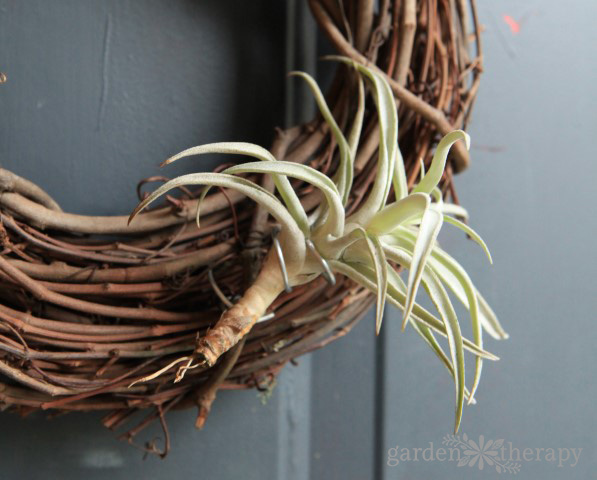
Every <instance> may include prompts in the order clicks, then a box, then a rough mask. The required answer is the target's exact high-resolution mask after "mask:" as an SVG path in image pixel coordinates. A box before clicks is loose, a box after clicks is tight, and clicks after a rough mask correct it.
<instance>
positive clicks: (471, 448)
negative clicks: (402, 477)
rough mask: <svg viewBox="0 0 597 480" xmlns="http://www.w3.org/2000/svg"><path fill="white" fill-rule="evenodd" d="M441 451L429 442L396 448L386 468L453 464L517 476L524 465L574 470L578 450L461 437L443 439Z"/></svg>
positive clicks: (578, 453) (393, 449)
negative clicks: (412, 446) (417, 445)
mask: <svg viewBox="0 0 597 480" xmlns="http://www.w3.org/2000/svg"><path fill="white" fill-rule="evenodd" d="M442 445H443V446H441V447H438V448H436V447H435V446H434V444H433V442H429V444H428V446H427V447H426V448H409V447H400V446H396V447H393V448H390V449H389V450H388V460H387V465H388V466H389V467H396V466H398V465H399V464H400V463H405V462H454V463H456V464H457V465H458V466H459V467H466V466H468V467H477V468H478V469H479V470H483V469H485V468H489V469H495V471H496V472H497V473H506V474H517V473H518V472H519V471H520V469H521V467H522V465H523V463H525V462H550V463H553V464H554V466H556V467H559V468H563V467H571V468H574V467H576V465H577V464H578V461H579V459H580V454H581V452H582V448H518V447H515V446H514V445H513V444H512V442H504V439H498V440H491V439H489V440H486V439H485V437H484V436H483V435H479V438H478V439H477V440H474V439H472V438H469V437H468V435H467V434H466V433H464V434H462V435H446V436H445V437H444V438H443V440H442Z"/></svg>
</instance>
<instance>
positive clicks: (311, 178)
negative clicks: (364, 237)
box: [224, 162, 344, 236]
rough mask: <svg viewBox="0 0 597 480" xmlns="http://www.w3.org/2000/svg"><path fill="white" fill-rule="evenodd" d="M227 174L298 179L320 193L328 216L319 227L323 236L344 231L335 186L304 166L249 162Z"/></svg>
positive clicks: (287, 163)
mask: <svg viewBox="0 0 597 480" xmlns="http://www.w3.org/2000/svg"><path fill="white" fill-rule="evenodd" d="M224 173H229V174H239V173H267V174H277V175H285V176H288V177H292V178H298V179H299V180H302V181H304V182H307V183H309V184H311V185H313V186H315V187H317V188H318V189H320V190H321V191H322V193H323V194H324V196H325V198H326V200H327V202H328V206H329V215H328V217H327V218H326V220H325V222H324V223H323V225H322V226H321V229H322V230H323V231H324V232H325V234H326V235H327V234H333V235H335V236H339V235H340V234H341V233H342V231H343V229H344V207H343V206H342V201H341V199H340V196H339V193H338V190H337V189H336V185H334V183H333V182H332V181H331V180H330V179H329V178H328V177H327V176H326V175H324V174H323V173H321V172H319V171H317V170H315V169H314V168H311V167H308V166H306V165H301V164H298V163H292V162H251V163H243V164H242V165H237V166H234V167H230V168H228V169H226V170H225V171H224Z"/></svg>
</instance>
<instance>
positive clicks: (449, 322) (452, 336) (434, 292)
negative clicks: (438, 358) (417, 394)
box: [423, 269, 464, 432]
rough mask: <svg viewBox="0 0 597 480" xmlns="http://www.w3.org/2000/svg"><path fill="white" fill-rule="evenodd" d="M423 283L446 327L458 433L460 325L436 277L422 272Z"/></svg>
mask: <svg viewBox="0 0 597 480" xmlns="http://www.w3.org/2000/svg"><path fill="white" fill-rule="evenodd" d="M423 275H424V277H425V282H424V283H423V286H424V287H425V289H426V290H427V293H428V294H429V297H430V298H431V301H432V302H433V303H434V304H435V307H436V308H437V310H438V312H439V314H440V317H441V318H442V320H443V321H444V324H445V325H446V333H447V336H448V345H449V347H450V356H451V358H452V365H454V373H455V375H454V385H455V387H456V419H455V422H454V432H457V431H458V427H459V426H460V421H461V419H462V407H463V405H464V346H463V342H462V335H461V333H460V325H459V324H458V319H457V318H456V312H454V307H453V306H452V302H450V298H449V297H448V294H447V293H446V290H445V289H444V287H443V286H442V284H441V282H440V281H439V280H438V278H437V276H436V275H435V274H434V273H433V272H432V271H431V270H430V269H425V271H424V272H423Z"/></svg>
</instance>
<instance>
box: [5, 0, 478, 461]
mask: <svg viewBox="0 0 597 480" xmlns="http://www.w3.org/2000/svg"><path fill="white" fill-rule="evenodd" d="M380 3H381V8H380V11H379V13H375V12H374V4H375V2H373V1H365V2H363V1H355V0H349V1H344V2H335V1H331V0H310V2H309V4H310V7H311V10H312V13H313V15H314V17H315V19H316V20H317V23H318V25H319V27H320V29H321V31H322V32H323V33H324V34H325V35H326V36H327V38H328V39H329V41H330V42H331V44H332V45H333V46H334V47H335V48H336V49H337V51H338V52H339V53H341V54H342V55H344V56H347V57H350V58H351V59H353V60H354V61H356V62H358V63H361V64H364V65H368V66H369V67H371V68H372V69H374V70H375V71H376V72H378V73H380V72H381V73H383V75H384V76H385V78H386V79H387V81H388V82H389V84H390V86H391V88H392V91H393V93H394V96H395V98H396V101H397V103H398V114H399V125H400V130H399V144H400V148H401V151H402V154H403V156H404V161H405V165H406V171H407V175H408V179H409V187H410V186H412V184H413V183H414V182H415V179H416V178H417V176H418V175H419V170H420V168H421V162H420V159H423V160H424V163H425V164H427V165H428V164H429V163H430V159H431V152H430V149H431V148H432V147H433V145H434V143H435V142H436V141H437V139H438V138H439V136H440V135H443V134H446V133H448V132H449V131H451V130H453V129H455V128H463V127H464V126H465V124H466V122H467V119H468V117H469V115H470V112H471V108H472V105H473V102H474V99H475V95H476V93H477V88H478V86H479V74H480V72H481V69H482V56H481V41H480V38H479V33H480V32H479V25H478V23H477V17H476V9H475V1H474V0H470V1H467V0H453V1H448V0H431V1H415V0H395V1H389V0H385V1H381V2H380ZM341 5H343V8H342V7H341ZM470 26H472V30H469V27H470ZM471 50H474V52H475V53H474V54H471V53H470V51H471ZM347 71H348V69H347V67H345V66H339V67H338V70H337V72H336V75H335V78H334V80H333V82H332V85H331V88H330V89H329V92H328V95H327V100H328V103H329V105H330V106H331V109H332V111H333V114H334V116H335V118H336V119H337V121H338V123H339V125H340V127H342V128H346V126H347V122H348V119H349V118H350V117H351V116H352V115H353V114H354V112H353V111H352V109H354V108H355V107H354V105H353V102H351V101H350V99H351V98H354V95H355V88H356V84H355V83H354V81H352V80H351V76H350V75H347V74H346V73H347ZM353 80H354V79H353ZM374 113H375V112H374V111H372V109H370V108H368V109H367V110H366V112H365V118H364V124H363V136H362V139H361V142H360V144H359V148H358V153H357V156H356V162H355V172H356V174H355V182H354V188H353V190H352V195H351V197H350V200H349V207H348V210H351V209H355V208H356V207H358V206H359V205H360V203H361V202H362V201H363V199H364V198H365V197H366V195H367V192H368V189H369V188H370V186H371V183H372V181H373V179H374V175H375V162H374V161H373V158H374V157H375V154H376V150H377V148H378V131H377V130H378V123H377V117H376V115H375V114H374ZM335 146H336V145H335V142H334V141H333V137H332V136H331V135H330V131H329V128H328V127H327V125H326V123H325V122H324V121H323V119H322V118H321V117H319V116H318V117H316V118H315V119H313V120H312V121H311V122H310V123H308V124H305V125H299V126H296V127H293V128H290V129H288V130H285V131H278V134H277V137H276V140H275V142H274V144H273V146H272V147H271V151H272V153H273V154H274V155H275V156H276V157H277V158H279V159H284V160H286V161H291V162H298V163H302V164H307V165H310V166H312V167H315V168H317V169H319V170H320V171H322V172H324V173H325V172H329V171H333V170H334V168H335V166H336V164H337V158H336V154H335ZM467 162H468V156H467V152H466V150H465V149H464V146H463V145H459V144H456V145H455V147H454V149H453V155H452V157H451V158H450V161H449V163H448V165H447V168H446V171H445V174H444V177H443V179H442V183H441V185H442V191H443V193H444V195H445V196H448V197H451V200H452V201H453V202H455V203H457V202H458V199H457V197H456V192H455V191H454V186H453V183H452V174H453V173H454V172H458V171H460V170H462V169H464V168H465V167H466V166H467ZM159 180H160V178H150V179H146V180H144V181H142V182H141V183H140V184H139V186H138V191H139V195H140V197H142V193H141V187H142V185H143V183H145V182H148V181H159ZM265 187H266V188H271V185H268V184H267V181H266V182H265ZM294 187H295V190H296V191H297V193H298V194H299V197H300V198H301V201H302V203H303V204H304V206H305V209H307V210H308V209H312V208H314V207H315V204H316V202H317V201H318V195H317V192H315V191H314V190H313V188H312V187H309V186H308V185H307V184H304V183H301V182H296V183H295V184H294ZM0 189H1V190H2V194H1V195H0V212H1V224H0V236H1V239H2V252H1V256H0V282H1V286H2V288H1V289H0V374H1V375H0V379H2V380H3V383H0V404H2V405H4V406H6V407H8V408H10V409H11V410H14V411H17V412H18V413H20V414H23V415H25V414H28V413H30V412H32V411H35V410H40V409H41V410H54V411H64V412H66V411H72V410H105V411H107V414H106V416H105V417H104V419H103V423H104V425H105V426H106V427H108V428H111V429H115V428H117V427H120V426H122V425H125V424H127V420H129V418H130V417H131V416H132V415H133V414H134V413H135V412H137V411H139V410H142V409H149V410H148V413H147V416H146V418H145V419H144V420H143V421H141V423H139V424H137V425H134V426H132V427H131V428H130V430H128V432H127V433H126V434H124V438H126V439H128V440H129V441H131V442H133V441H134V438H135V436H136V435H137V434H139V432H141V431H142V430H143V429H144V428H145V427H146V426H147V425H149V424H150V423H151V422H152V421H155V420H160V421H161V422H162V425H164V428H165V421H164V415H165V413H166V412H167V411H168V410H170V409H172V408H182V407H188V406H193V405H195V406H198V407H199V416H198V419H197V426H199V427H201V426H202V425H203V423H204V421H205V419H206V417H207V415H208V413H209V409H210V406H211V403H212V402H213V400H214V398H215V396H216V392H217V390H218V389H220V388H224V389H240V388H251V387H257V388H260V389H263V388H268V386H269V385H271V383H272V381H273V379H274V378H275V376H276V374H277V373H278V372H279V371H280V369H281V368H282V367H283V366H284V365H285V364H286V362H288V361H289V360H291V359H293V358H294V357H296V356H298V355H301V354H304V353H306V352H309V351H312V350H314V349H317V348H321V347H322V346H324V345H326V344H327V343H329V342H331V341H333V340H334V339H336V338H338V337H340V336H342V335H345V334H346V333H347V332H348V331H349V330H350V329H351V327H352V326H353V325H354V324H355V323H356V322H357V321H358V320H359V319H360V318H361V317H362V315H363V314H364V313H365V312H366V310H367V309H368V308H369V307H370V305H371V303H372V296H371V295H370V294H369V293H368V292H367V291H366V290H365V289H363V288H362V287H358V286H356V285H355V284H353V283H352V282H351V281H349V280H347V279H344V278H338V279H337V280H338V281H337V283H336V285H334V286H330V285H328V283H326V281H325V279H324V278H318V279H317V280H315V281H314V282H312V283H310V284H308V285H306V286H302V287H298V288H295V289H294V290H293V291H292V292H290V293H284V294H282V295H281V296H280V297H279V298H278V299H277V300H276V301H275V302H274V304H273V305H272V309H271V310H272V311H273V313H274V314H275V321H271V322H263V323H259V324H258V325H256V326H255V327H254V328H253V329H252V331H251V332H250V334H249V335H248V336H247V338H246V339H245V341H243V342H241V343H240V344H238V345H237V347H235V348H234V349H232V350H231V351H230V352H229V353H228V354H226V355H225V356H224V357H223V358H222V359H221V360H220V361H219V362H218V363H217V364H216V365H215V366H214V367H213V368H196V369H194V370H192V371H190V372H189V373H188V374H187V375H186V376H185V377H184V379H183V380H182V381H181V382H179V383H172V378H173V374H171V373H167V374H165V375H163V376H161V377H159V378H158V379H156V380H155V381H153V382H148V383H142V384H137V385H135V386H133V387H132V388H127V387H128V385H129V384H130V383H131V382H132V381H133V380H135V379H138V378H140V377H143V376H144V375H147V374H150V373H152V372H154V371H156V370H159V369H160V368H162V367H164V366H166V365H167V364H168V363H170V362H171V361H172V360H173V359H174V358H177V357H180V356H181V355H184V354H185V352H186V353H188V352H190V351H192V350H193V348H194V345H195V341H196V338H197V336H198V335H203V334H204V332H205V331H206V329H208V328H209V327H210V326H211V325H213V323H214V322H215V321H216V320H217V318H218V317H219V315H220V313H221V310H222V299H223V297H225V298H224V300H225V299H226V298H230V299H234V298H235V297H237V296H238V295H241V294H242V293H243V291H244V290H245V289H246V287H247V285H248V284H250V282H251V279H252V278H254V277H255V274H256V272H257V271H258V270H259V267H260V261H261V259H262V258H263V255H264V253H265V252H266V251H267V249H268V248H269V246H270V239H271V235H270V234H271V225H270V224H269V223H268V217H267V215H266V214H264V212H263V211H261V210H259V209H254V208H253V207H251V208H247V206H250V205H252V204H249V203H247V204H245V203H244V202H245V201H246V199H245V198H244V197H243V196H242V195H240V194H238V193H236V192H233V191H228V190H219V191H217V190H214V192H213V193H212V194H210V195H209V196H208V197H207V199H206V200H205V202H204V204H203V207H202V211H203V214H202V215H203V216H202V223H201V228H198V227H197V226H196V224H195V221H194V220H195V218H194V216H195V210H196V205H197V196H198V192H195V191H189V190H186V189H184V190H183V191H182V192H181V196H180V198H174V197H168V199H167V202H166V203H165V204H164V205H162V206H161V207H160V208H157V209H154V210H151V211H149V212H147V213H143V214H141V215H140V217H139V218H138V219H137V220H136V221H135V222H134V223H132V224H131V225H130V226H127V216H115V217H87V216H81V215H74V214H69V213H65V212H63V211H62V210H61V209H60V207H59V206H58V205H57V204H56V202H54V201H53V200H52V198H50V197H49V196H48V195H47V194H46V193H45V192H44V191H43V190H42V189H41V188H40V187H38V186H36V185H34V184H33V183H31V182H29V181H27V180H25V179H23V178H20V177H18V176H16V175H14V174H12V173H11V172H8V171H6V170H0ZM106 239H108V240H106ZM166 433H167V432H166ZM166 439H167V435H166ZM148 448H150V449H152V448H154V447H152V446H150V447H148ZM167 450H168V442H167V441H166V446H165V449H164V451H163V452H162V454H163V453H165V452H167Z"/></svg>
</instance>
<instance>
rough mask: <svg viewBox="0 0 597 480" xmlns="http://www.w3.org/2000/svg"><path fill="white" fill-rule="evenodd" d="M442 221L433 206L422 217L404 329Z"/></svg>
mask: <svg viewBox="0 0 597 480" xmlns="http://www.w3.org/2000/svg"><path fill="white" fill-rule="evenodd" d="M425 178H427V177H425ZM442 221H443V215H442V214H441V213H439V212H437V211H436V210H435V209H432V208H428V209H427V210H425V213H424V215H423V218H422V219H421V226H420V227H419V233H418V235H417V241H416V243H415V248H414V251H413V258H412V263H411V267H410V270H409V272H408V289H407V293H406V305H405V310H404V317H403V321H402V329H403V330H404V328H405V327H406V323H407V322H408V317H409V315H410V312H411V311H412V307H413V304H414V302H415V296H416V294H417V289H418V287H419V282H420V281H421V276H422V274H423V269H424V268H425V262H426V260H427V257H428V256H429V254H430V253H431V250H432V248H433V246H434V244H435V239H436V238H437V234H438V233H439V230H440V228H441V226H442Z"/></svg>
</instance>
